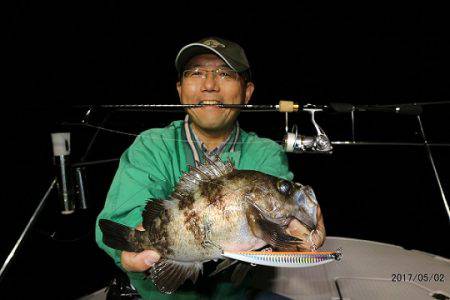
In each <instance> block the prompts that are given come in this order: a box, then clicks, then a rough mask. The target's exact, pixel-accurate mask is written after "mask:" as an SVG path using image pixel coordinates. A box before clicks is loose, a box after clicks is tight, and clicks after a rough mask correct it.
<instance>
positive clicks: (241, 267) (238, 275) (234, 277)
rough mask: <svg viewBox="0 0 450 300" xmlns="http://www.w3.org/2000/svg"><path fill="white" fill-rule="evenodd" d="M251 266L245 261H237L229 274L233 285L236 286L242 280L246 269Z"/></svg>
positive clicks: (246, 271)
mask: <svg viewBox="0 0 450 300" xmlns="http://www.w3.org/2000/svg"><path fill="white" fill-rule="evenodd" d="M251 268H252V265H250V264H247V263H242V262H241V263H239V264H238V265H237V266H236V268H234V271H233V273H232V274H231V282H232V283H233V285H234V286H235V287H238V286H240V285H241V284H242V282H243V281H244V278H245V276H247V273H248V271H250V269H251Z"/></svg>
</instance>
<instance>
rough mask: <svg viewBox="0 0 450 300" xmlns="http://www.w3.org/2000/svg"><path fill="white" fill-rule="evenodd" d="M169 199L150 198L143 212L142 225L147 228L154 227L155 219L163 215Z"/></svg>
mask: <svg viewBox="0 0 450 300" xmlns="http://www.w3.org/2000/svg"><path fill="white" fill-rule="evenodd" d="M167 202H168V201H167V200H160V199H149V200H148V201H147V204H146V205H145V209H144V211H143V212H142V220H143V221H142V226H143V227H144V229H145V230H149V229H150V228H151V227H152V224H153V220H154V219H155V218H157V217H159V216H160V215H161V213H162V212H163V211H164V209H165V208H166V203H167Z"/></svg>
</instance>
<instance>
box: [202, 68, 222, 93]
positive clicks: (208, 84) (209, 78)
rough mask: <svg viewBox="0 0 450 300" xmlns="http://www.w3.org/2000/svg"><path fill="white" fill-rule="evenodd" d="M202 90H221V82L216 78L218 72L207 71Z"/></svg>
mask: <svg viewBox="0 0 450 300" xmlns="http://www.w3.org/2000/svg"><path fill="white" fill-rule="evenodd" d="M202 91H205V92H217V91H219V84H218V83H217V80H216V74H214V73H213V72H207V74H206V78H205V79H203V84H202Z"/></svg>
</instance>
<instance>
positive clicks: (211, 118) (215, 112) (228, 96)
mask: <svg viewBox="0 0 450 300" xmlns="http://www.w3.org/2000/svg"><path fill="white" fill-rule="evenodd" d="M197 67H198V68H201V69H206V70H216V69H219V68H222V69H229V67H228V66H227V64H226V63H225V62H224V61H223V60H222V59H220V58H219V57H218V56H216V55H214V54H201V55H197V56H194V57H193V58H192V59H191V60H190V61H189V62H188V63H187V64H186V68H185V69H194V68H197ZM177 90H178V95H179V96H180V100H181V103H182V104H198V103H201V102H202V101H218V102H220V103H224V104H246V103H248V102H249V101H250V98H251V96H252V93H253V90H254V86H253V83H251V82H248V83H245V82H244V81H243V79H242V78H240V77H238V78H237V79H236V80H220V76H218V75H215V74H213V72H208V73H207V76H206V78H203V79H200V80H189V79H186V78H182V79H181V81H180V82H177ZM209 103H212V102H209ZM187 113H188V114H189V116H190V119H191V121H192V122H193V123H194V124H195V125H197V126H198V127H200V128H201V129H203V130H205V131H221V130H224V129H226V128H229V127H230V126H231V125H232V124H233V123H234V121H235V120H236V118H237V116H238V114H239V111H238V110H237V109H230V108H219V107H217V106H204V107H201V108H192V109H188V110H187Z"/></svg>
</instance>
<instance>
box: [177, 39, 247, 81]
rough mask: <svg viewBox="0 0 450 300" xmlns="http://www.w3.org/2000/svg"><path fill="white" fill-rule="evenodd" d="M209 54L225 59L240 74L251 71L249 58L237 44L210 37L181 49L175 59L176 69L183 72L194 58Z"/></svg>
mask: <svg viewBox="0 0 450 300" xmlns="http://www.w3.org/2000/svg"><path fill="white" fill-rule="evenodd" d="M207 53H214V54H216V55H217V56H219V57H220V58H221V59H223V61H224V62H225V63H226V64H227V65H228V66H229V67H230V68H231V69H233V70H234V71H236V72H238V73H241V72H245V71H247V70H248V69H250V65H249V63H248V60H247V56H246V55H245V52H244V49H242V47H241V46H239V45H238V44H237V43H235V42H232V41H228V40H225V39H221V38H218V37H209V38H204V39H201V40H200V41H198V42H196V43H191V44H188V45H186V46H184V47H183V48H181V50H180V51H179V52H178V55H177V57H176V59H175V67H176V68H177V71H178V73H180V72H181V71H182V70H183V67H184V65H185V64H186V63H187V62H188V61H189V60H190V59H191V58H192V57H194V56H196V55H199V54H207Z"/></svg>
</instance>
